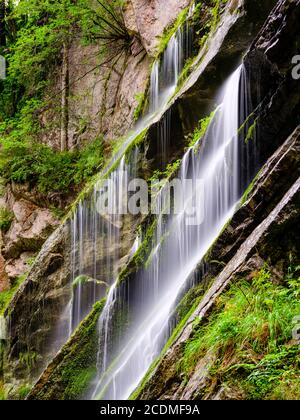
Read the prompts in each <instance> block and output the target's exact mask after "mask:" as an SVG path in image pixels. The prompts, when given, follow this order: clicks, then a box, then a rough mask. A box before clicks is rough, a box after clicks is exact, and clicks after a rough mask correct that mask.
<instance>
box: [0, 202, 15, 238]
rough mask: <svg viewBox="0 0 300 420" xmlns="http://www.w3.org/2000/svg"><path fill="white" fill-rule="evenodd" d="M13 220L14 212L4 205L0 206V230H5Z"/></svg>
mask: <svg viewBox="0 0 300 420" xmlns="http://www.w3.org/2000/svg"><path fill="white" fill-rule="evenodd" d="M13 220H14V214H13V213H12V212H11V211H9V210H7V209H6V208H5V207H0V230H1V231H2V232H7V231H8V230H9V228H10V226H11V224H12V222H13Z"/></svg>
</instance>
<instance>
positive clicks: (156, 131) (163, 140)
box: [146, 107, 185, 170]
mask: <svg viewBox="0 0 300 420" xmlns="http://www.w3.org/2000/svg"><path fill="white" fill-rule="evenodd" d="M147 142H148V144H149V147H148V149H147V151H146V159H147V160H148V161H150V162H151V166H152V167H153V168H155V169H159V170H164V169H165V168H166V165H167V164H168V163H171V162H172V161H173V160H176V159H177V158H180V157H182V153H183V149H184V146H185V141H184V133H183V127H182V124H181V119H180V115H179V112H178V108H176V107H173V108H170V109H169V110H168V111H167V112H166V113H165V115H164V116H163V117H162V119H161V120H160V121H158V122H157V123H156V124H154V125H152V126H151V127H150V129H149V132H148V140H147Z"/></svg>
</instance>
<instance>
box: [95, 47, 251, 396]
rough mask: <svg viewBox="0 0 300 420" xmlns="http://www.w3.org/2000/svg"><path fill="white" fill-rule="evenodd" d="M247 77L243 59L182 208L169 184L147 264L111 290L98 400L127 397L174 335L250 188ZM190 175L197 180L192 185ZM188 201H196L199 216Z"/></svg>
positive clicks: (195, 163) (202, 143)
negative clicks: (184, 298) (125, 320)
mask: <svg viewBox="0 0 300 420" xmlns="http://www.w3.org/2000/svg"><path fill="white" fill-rule="evenodd" d="M171 48H173V47H171ZM166 66H167V64H166ZM244 77H245V74H244V70H243V66H240V67H239V68H238V69H237V70H236V71H235V72H234V73H233V74H232V75H231V77H230V78H229V80H228V81H227V83H226V85H225V87H224V90H223V91H222V93H221V101H220V105H219V106H218V108H217V110H216V112H215V115H214V118H213V120H212V122H211V123H210V125H209V127H208V129H207V132H206V134H205V136H204V138H202V139H199V140H198V142H197V144H196V145H195V146H194V147H193V148H190V149H189V150H188V151H187V152H186V154H185V155H184V158H183V160H182V164H181V168H180V171H179V179H180V181H181V185H182V186H183V187H182V189H181V190H180V191H179V192H178V193H179V194H180V198H181V200H180V201H181V203H182V208H181V211H180V212H179V213H178V214H176V215H175V214H173V215H170V216H169V217H168V219H167V220H166V218H165V215H164V214H163V209H164V207H165V203H166V202H167V201H168V197H169V195H168V194H169V191H167V190H166V189H165V188H163V189H162V190H161V192H160V194H159V195H158V197H157V202H156V211H157V213H158V214H159V216H158V221H157V226H156V231H155V235H154V239H153V247H152V249H153V251H152V254H151V258H150V261H149V262H148V264H147V268H144V269H143V270H142V272H140V273H138V275H137V276H136V278H134V279H131V281H130V282H128V283H127V282H126V283H125V284H124V283H122V284H121V285H119V286H118V287H116V286H117V284H115V286H114V288H113V290H112V291H111V293H110V296H109V299H108V302H107V304H106V307H105V309H104V311H103V313H102V315H101V319H100V321H99V336H100V342H99V343H100V346H101V348H99V352H98V369H99V372H98V376H97V378H96V381H95V383H94V384H93V388H94V389H93V393H92V398H93V399H109V400H116V399H127V398H128V397H129V396H130V394H131V393H132V392H133V391H134V389H135V388H136V386H137V385H138V384H139V382H140V381H141V379H142V378H143V377H144V375H145V373H146V372H147V370H148V368H149V367H150V365H151V363H152V362H153V361H154V360H155V358H156V357H157V356H158V355H159V354H160V352H161V350H162V348H163V346H164V345H165V343H166V341H167V340H168V338H169V336H170V333H171V330H170V326H171V315H172V310H173V309H174V306H175V304H176V302H177V300H178V297H179V296H180V294H181V291H182V290H183V288H184V286H185V285H186V283H187V281H188V279H189V278H190V276H191V274H192V273H193V271H194V270H195V268H196V266H197V264H198V263H199V262H200V261H201V259H202V258H203V257H204V255H205V254H206V252H207V251H208V249H209V247H210V246H211V245H212V243H213V242H214V240H215V239H216V238H217V237H218V235H219V234H220V232H221V230H222V228H223V226H224V225H225V224H226V222H227V221H228V220H229V219H230V218H231V217H232V215H233V214H234V211H235V208H236V206H237V203H238V202H239V200H240V198H241V195H242V191H243V188H244V185H241V182H240V174H241V162H240V161H239V155H240V149H241V146H240V144H239V135H238V129H239V124H240V115H239V112H240V104H241V97H243V95H244V94H246V92H244V91H243V88H244ZM188 180H192V181H193V185H196V187H193V188H192V189H191V188H188ZM197 180H201V182H200V183H199V185H198V184H197V182H196V181H197ZM199 189H201V191H202V194H200V197H201V198H200V200H199V195H198V194H197V192H198V190H199ZM188 203H194V210H195V213H194V214H193V219H194V221H195V222H194V223H191V220H190V218H191V214H189V213H188V212H187V204H188ZM122 305H123V306H129V311H130V315H129V316H130V329H129V330H127V331H126V333H125V334H124V336H123V337H122V338H121V339H120V338H119V339H118V340H117V341H116V340H115V338H114V337H113V336H112V335H113V334H114V325H113V324H112V321H111V320H112V319H113V313H114V312H117V311H118V310H119V308H120V307H122ZM103 337H104V340H103ZM116 343H117V344H116ZM108 353H109V355H110V357H109V358H108Z"/></svg>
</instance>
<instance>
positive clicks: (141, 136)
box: [64, 129, 148, 221]
mask: <svg viewBox="0 0 300 420" xmlns="http://www.w3.org/2000/svg"><path fill="white" fill-rule="evenodd" d="M147 132H148V129H145V130H143V131H142V132H140V133H138V134H137V135H136V137H135V138H134V139H133V140H132V142H130V144H129V145H128V146H127V148H126V149H125V151H124V153H123V154H122V155H121V156H120V157H119V158H118V159H116V161H115V162H114V163H113V164H112V165H111V164H110V162H111V160H112V159H113V156H111V159H109V160H108V164H107V165H106V166H104V167H103V170H102V171H101V172H100V173H98V174H96V175H95V176H93V177H92V178H91V179H90V180H89V181H88V182H87V183H86V184H85V187H84V188H83V189H82V190H81V192H80V194H79V195H78V196H77V198H76V200H75V201H74V202H73V203H72V205H71V208H70V211H69V212H68V214H67V215H66V217H65V219H64V221H66V220H68V219H70V218H71V217H72V216H73V214H74V212H75V211H76V209H77V207H78V204H79V203H80V202H81V201H82V200H83V199H84V198H86V197H87V196H88V195H89V194H91V193H92V191H93V188H94V186H95V184H96V183H97V182H100V181H101V180H104V179H107V178H109V176H110V175H111V174H112V173H113V172H114V171H115V170H116V169H117V168H118V166H119V165H120V162H121V159H122V157H123V156H124V155H125V156H128V155H130V153H131V151H132V149H133V148H134V147H135V146H137V145H139V144H141V143H142V142H143V141H144V140H145V138H146V135H147ZM125 141H126V139H125V138H121V139H119V141H118V142H117V148H116V150H115V151H114V154H117V151H118V149H120V148H121V147H122V146H123V144H124V142H125Z"/></svg>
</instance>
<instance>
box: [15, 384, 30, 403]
mask: <svg viewBox="0 0 300 420" xmlns="http://www.w3.org/2000/svg"><path fill="white" fill-rule="evenodd" d="M31 388H32V385H29V384H25V385H22V386H20V387H19V388H18V390H17V398H18V399H19V400H25V398H26V397H27V395H28V394H29V392H30V391H31Z"/></svg>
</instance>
